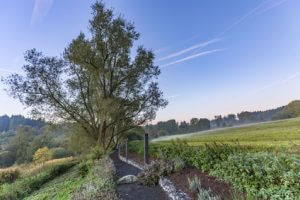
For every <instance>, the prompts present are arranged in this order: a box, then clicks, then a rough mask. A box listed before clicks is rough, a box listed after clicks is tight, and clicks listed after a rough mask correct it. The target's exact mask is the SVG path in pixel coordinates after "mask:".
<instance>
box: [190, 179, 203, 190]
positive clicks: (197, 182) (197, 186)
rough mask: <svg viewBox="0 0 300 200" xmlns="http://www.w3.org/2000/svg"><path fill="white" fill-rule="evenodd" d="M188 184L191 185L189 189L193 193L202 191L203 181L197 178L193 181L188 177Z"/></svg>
mask: <svg viewBox="0 0 300 200" xmlns="http://www.w3.org/2000/svg"><path fill="white" fill-rule="evenodd" d="M188 183H189V189H190V190H191V191H192V192H198V191H199V190H200V189H201V181H200V179H199V178H198V177H196V176H195V177H194V178H191V179H190V178H189V177H188Z"/></svg>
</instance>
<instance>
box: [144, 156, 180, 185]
mask: <svg viewBox="0 0 300 200" xmlns="http://www.w3.org/2000/svg"><path fill="white" fill-rule="evenodd" d="M173 172H175V167H174V162H172V161H168V160H161V161H154V162H152V163H151V164H150V165H149V166H148V167H147V168H146V169H145V170H144V171H142V172H141V173H139V174H138V181H139V183H140V184H142V185H147V186H155V185H157V184H158V182H159V179H160V177H164V176H168V175H169V174H171V173H173Z"/></svg>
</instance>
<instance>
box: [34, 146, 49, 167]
mask: <svg viewBox="0 0 300 200" xmlns="http://www.w3.org/2000/svg"><path fill="white" fill-rule="evenodd" d="M51 158H52V152H51V151H50V150H49V149H48V147H43V148H39V149H38V150H37V151H36V152H35V153H34V155H33V161H34V162H36V163H44V162H46V161H47V160H50V159H51Z"/></svg>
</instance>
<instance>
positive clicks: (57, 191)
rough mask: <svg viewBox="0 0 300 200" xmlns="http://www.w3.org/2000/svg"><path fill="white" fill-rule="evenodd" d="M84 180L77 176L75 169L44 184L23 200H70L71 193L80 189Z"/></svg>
mask: <svg viewBox="0 0 300 200" xmlns="http://www.w3.org/2000/svg"><path fill="white" fill-rule="evenodd" d="M83 181H84V178H83V177H81V176H78V170H77V168H76V167H74V168H71V169H70V170H69V171H67V172H66V173H64V174H62V175H61V176H58V177H56V178H55V179H53V180H51V181H49V182H47V183H46V184H44V185H43V186H42V187H41V188H40V189H39V190H37V191H35V192H34V193H32V194H31V195H30V196H28V197H26V198H25V200H41V199H43V200H54V199H59V200H70V199H71V197H72V194H73V192H74V191H75V190H76V189H78V188H79V187H80V185H81V184H82V183H83Z"/></svg>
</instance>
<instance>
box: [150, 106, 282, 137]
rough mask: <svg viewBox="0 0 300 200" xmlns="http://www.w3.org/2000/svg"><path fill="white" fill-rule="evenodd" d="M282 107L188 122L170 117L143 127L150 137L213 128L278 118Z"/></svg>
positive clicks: (195, 119)
mask: <svg viewBox="0 0 300 200" xmlns="http://www.w3.org/2000/svg"><path fill="white" fill-rule="evenodd" d="M283 109H284V106H282V107H278V108H275V109H271V110H266V111H254V112H249V111H243V112H241V113H238V114H229V115H227V116H222V115H217V116H215V118H214V119H213V120H209V119H206V118H192V119H191V120H190V121H189V122H186V121H182V122H177V121H176V120H175V119H171V120H168V121H160V122H158V123H157V124H151V125H147V126H145V129H146V131H147V132H148V133H150V135H151V136H152V137H159V136H166V135H174V134H184V133H191V132H197V131H204V130H209V129H213V128H221V127H231V126H236V125H242V124H249V123H257V122H266V121H270V120H273V119H279V118H278V116H279V113H281V112H282V111H283Z"/></svg>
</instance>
